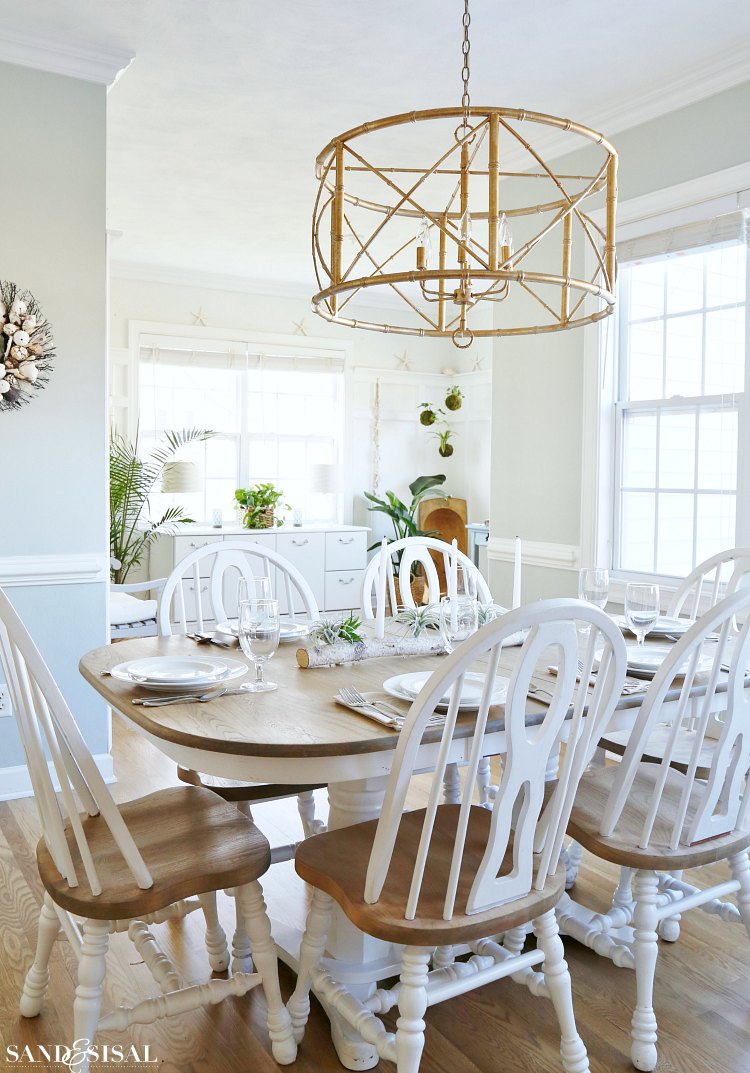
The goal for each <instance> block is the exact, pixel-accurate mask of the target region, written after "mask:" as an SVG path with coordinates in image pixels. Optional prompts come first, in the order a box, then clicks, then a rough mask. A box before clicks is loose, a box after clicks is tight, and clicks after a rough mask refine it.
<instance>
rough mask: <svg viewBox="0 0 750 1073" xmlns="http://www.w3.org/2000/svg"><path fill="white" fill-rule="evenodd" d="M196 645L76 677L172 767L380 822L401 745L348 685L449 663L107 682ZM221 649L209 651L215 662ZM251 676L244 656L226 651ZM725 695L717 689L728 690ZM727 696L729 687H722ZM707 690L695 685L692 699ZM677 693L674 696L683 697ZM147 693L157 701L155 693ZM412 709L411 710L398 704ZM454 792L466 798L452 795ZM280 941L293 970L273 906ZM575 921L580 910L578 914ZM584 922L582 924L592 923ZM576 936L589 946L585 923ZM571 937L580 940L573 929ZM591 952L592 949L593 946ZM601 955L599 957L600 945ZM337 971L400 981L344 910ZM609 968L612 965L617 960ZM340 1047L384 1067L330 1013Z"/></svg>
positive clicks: (392, 662)
mask: <svg viewBox="0 0 750 1073" xmlns="http://www.w3.org/2000/svg"><path fill="white" fill-rule="evenodd" d="M196 651H197V649H196V645H195V643H194V642H193V641H191V640H190V639H189V638H187V637H184V636H169V637H146V638H135V639H132V640H127V641H121V642H118V643H117V644H116V645H106V646H104V647H102V648H97V649H95V650H93V651H91V652H89V653H87V654H86V655H84V656H83V657H82V659H81V661H80V665H79V667H80V672H81V674H82V675H83V677H84V678H85V679H86V680H87V681H88V682H89V683H90V685H91V686H92V687H93V688H94V689H95V690H96V692H97V693H99V694H100V695H101V696H102V697H103V698H104V699H105V700H106V702H107V703H108V704H109V705H110V707H111V708H112V709H113V711H114V712H116V713H117V714H118V716H120V717H121V718H123V719H124V720H125V721H126V723H127V724H128V725H129V726H131V727H133V728H135V729H136V730H137V731H138V733H139V734H141V735H142V736H143V737H144V738H145V739H146V740H148V741H150V742H151V743H152V744H153V745H154V746H155V747H156V748H157V749H158V750H160V751H161V752H162V753H163V754H165V755H166V756H167V757H169V758H170V759H172V760H173V761H174V762H175V764H177V765H179V766H181V767H184V768H188V769H192V770H194V771H198V772H201V773H203V774H206V775H211V776H218V777H223V778H228V779H235V780H241V781H244V782H254V783H269V782H272V783H281V784H289V785H294V784H300V783H305V784H313V783H317V784H325V785H327V787H328V798H329V809H330V811H329V818H328V828H329V829H331V830H333V829H336V828H340V827H343V826H347V825H349V824H355V823H359V822H361V821H365V820H370V819H374V818H376V817H377V816H378V815H379V813H380V810H381V806H382V803H383V798H384V794H385V789H386V784H387V781H388V776H389V773H390V770H391V765H392V762H393V757H394V750H395V748H396V744H397V742H398V736H399V732H398V730H397V729H394V728H393V727H389V726H385V725H383V724H381V723H378V722H374V721H373V720H371V719H370V718H367V717H365V716H364V715H361V714H358V713H356V712H354V711H352V710H350V709H349V708H346V707H343V706H342V705H340V704H339V703H337V702H336V700H335V699H334V698H335V696H336V694H337V693H338V690H339V689H340V688H341V687H349V688H351V687H353V688H355V689H357V690H359V691H360V692H361V693H364V694H367V693H370V692H373V691H374V692H381V691H382V688H383V682H384V681H385V680H387V679H388V678H389V677H391V676H394V675H397V674H400V673H404V672H406V671H409V672H412V671H421V672H426V673H430V672H432V671H434V670H435V669H436V668H438V667H439V665H440V660H441V658H442V657H441V656H439V655H438V656H436V655H425V656H414V655H412V656H408V657H402V656H388V657H385V658H379V659H368V660H362V661H359V662H355V663H351V664H344V665H338V666H332V667H319V668H315V669H310V668H307V669H304V668H302V667H300V666H299V664H298V662H297V659H296V658H295V657H296V651H295V646H294V645H282V646H281V647H280V648H279V651H278V652H277V654H276V655H275V657H274V659H273V660H272V662H271V663H270V664H269V669H272V672H273V673H272V674H271V675H270V676H271V677H272V678H273V680H274V681H275V682H277V683H278V689H277V690H275V691H272V692H266V693H253V692H247V693H242V694H234V695H227V696H222V697H218V698H216V699H212V700H210V701H208V702H200V701H198V700H194V699H190V700H187V701H185V702H184V703H175V704H170V705H166V706H155V707H147V706H144V705H142V704H135V703H133V701H134V700H138V699H143V698H146V697H148V696H149V694H148V693H146V692H145V691H144V689H143V688H142V687H141V686H139V685H137V684H135V683H133V682H129V681H121V680H118V678H116V677H113V676H112V675H111V673H110V672H111V670H112V668H113V667H115V666H116V665H118V664H121V663H124V662H127V661H131V660H136V659H144V658H147V657H156V656H171V657H185V656H194V655H195V654H196ZM216 651H217V650H213V654H216ZM227 654H228V655H229V656H230V657H231V658H232V659H236V660H241V661H243V662H245V663H246V664H247V665H248V667H249V668H251V661H250V660H249V659H247V658H246V657H245V656H244V654H243V653H242V651H241V650H240V649H239V648H234V649H232V650H231V651H228V653H227ZM513 659H514V657H513V650H512V649H510V650H508V653H507V655H506V654H505V653H504V654H503V658H502V659H501V663H500V667H499V672H500V674H508V673H509V670H510V668H511V666H512V663H513ZM532 682H533V686H532V688H533V690H534V691H535V692H534V693H533V694H532V693H530V694H529V697H528V703H527V720H528V722H529V723H539V722H541V721H542V720H543V718H544V714H545V712H546V711H547V707H548V703H549V700H550V697H551V694H552V690H553V689H554V683H555V677H554V674H552V673H551V672H550V670H549V669H548V668H547V667H541V668H539V673H538V674H537V675H535V676H534V678H533V679H532ZM721 688H722V687H721V686H720V689H721ZM723 688H724V689H726V686H725V685H724V687H723ZM644 689H645V683H644V686H643V688H640V689H639V688H637V687H633V689H632V690H630V691H626V692H625V693H624V695H623V696H622V697H621V698H620V700H619V702H618V704H617V709H616V712H615V719H616V720H617V721H618V725H621V726H628V725H632V723H633V721H634V718H635V714H636V713H637V710H638V707H639V705H640V703H641V701H642V698H643V691H644ZM700 692H701V687H700V685H698V686H696V688H695V693H696V696H698V695H700ZM678 695H679V689H678V688H675V689H674V691H673V696H672V695H671V694H670V695H668V699H674V700H676V699H677V697H678ZM150 696H151V697H153V696H154V694H150ZM390 699H391V701H392V703H394V704H396V705H397V706H398V705H399V704H400V703H401V706H402V708H403V711H404V713H406V711H407V710H408V703H406V702H399V701H398V700H397V699H394V698H390ZM472 727H473V718H472V717H471V713H466V714H464V715H461V716H459V720H458V727H457V731H456V734H455V736H454V739H453V742H452V745H451V752H450V756H449V762H455V763H456V764H461V763H463V762H466V761H468V758H469V757H468V749H469V742H470V735H471V731H472ZM441 733H442V729H441V727H440V726H437V727H430V726H428V727H427V729H426V731H425V733H424V736H423V739H422V743H421V746H420V753H419V767H420V768H421V769H424V770H430V769H431V768H433V767H434V766H435V762H436V760H437V756H438V747H439V743H440V738H441ZM505 747H506V745H505V730H504V706H503V705H502V704H497V705H495V706H493V707H492V708H491V709H490V713H489V719H488V723H487V729H486V735H485V739H484V753H485V756H487V757H491V756H495V755H500V754H502V753H504V752H505ZM556 765H557V757H556V755H553V757H552V758H551V761H550V767H549V771H548V777H549V778H554V777H555V775H556ZM454 789H455V792H456V794H458V793H459V792H460V790H459V787H458V786H456V787H455V788H454ZM269 911H270V915H271V919H272V925H273V932H274V938H275V941H276V943H277V947H278V949H279V956H280V957H281V959H282V960H283V961H284V962H285V963H287V964H288V965H290V966H291V968H292V969H294V970H296V967H297V956H298V952H299V945H300V942H301V938H302V936H301V933H300V932H299V931H298V930H296V929H294V928H292V927H290V926H289V924H288V923H287V922H285V921H283V920H277V919H275V918H274V913H273V905H270V906H269ZM573 916H575V914H573ZM584 920H585V917H584ZM578 930H579V934H578V935H575V937H576V938H581V937H583V938H582V941H585V935H586V930H587V929H586V926H585V923H584V924H581V926H580V927H579V929H578ZM571 934H575V927H574V930H573V932H571ZM587 945H589V944H587ZM597 946H598V952H600V953H605V954H607V956H612V952H608V951H607V950H602V949H601V947H602V943H601V942H600V941H597ZM328 954H329V957H330V958H331V960H332V964H333V967H332V972H333V973H334V974H335V975H338V976H339V977H340V978H341V979H342V980H345V981H346V982H347V985H348V987H349V988H350V989H355V990H359V992H360V994H361V995H362V997H365V996H367V995H368V994H369V993H371V991H372V990H373V988H374V987H375V984H376V982H377V981H378V980H382V979H384V978H387V977H389V976H393V975H397V974H398V971H399V959H398V951H396V950H394V949H392V948H391V947H389V946H388V944H385V943H383V942H381V941H380V940H377V939H374V938H372V937H370V936H367V935H365V934H364V933H362V932H361V931H359V929H357V928H356V927H355V926H354V925H353V924H352V923H351V922H350V921H348V919H347V918H346V917H345V916H344V915H343V913H340V912H338V913H337V914H336V915H335V918H334V923H333V927H332V930H331V934H330V940H329V949H328ZM613 960H615V958H614V957H613ZM326 1012H327V1013H328V1015H329V1018H330V1021H331V1034H332V1039H333V1043H334V1046H335V1048H336V1050H337V1053H338V1055H339V1058H340V1060H341V1062H342V1064H343V1065H344V1066H345V1067H346V1068H347V1069H369V1068H372V1066H374V1065H376V1064H377V1062H378V1056H377V1052H376V1051H375V1048H374V1047H372V1046H371V1045H370V1044H368V1043H366V1042H365V1041H364V1040H363V1039H362V1038H361V1037H360V1036H358V1035H357V1034H356V1032H355V1031H354V1030H353V1029H352V1028H351V1027H350V1026H349V1025H347V1024H346V1023H345V1022H344V1021H342V1020H341V1019H340V1018H339V1017H338V1015H337V1014H336V1013H335V1011H334V1010H332V1009H327V1010H326Z"/></svg>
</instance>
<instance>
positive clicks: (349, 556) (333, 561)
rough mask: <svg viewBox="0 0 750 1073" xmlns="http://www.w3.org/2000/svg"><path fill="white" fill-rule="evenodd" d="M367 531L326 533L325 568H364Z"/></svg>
mask: <svg viewBox="0 0 750 1073" xmlns="http://www.w3.org/2000/svg"><path fill="white" fill-rule="evenodd" d="M366 563H367V533H366V532H358V533H352V532H343V533H336V532H333V533H326V570H327V571H328V570H364V568H365V565H366Z"/></svg>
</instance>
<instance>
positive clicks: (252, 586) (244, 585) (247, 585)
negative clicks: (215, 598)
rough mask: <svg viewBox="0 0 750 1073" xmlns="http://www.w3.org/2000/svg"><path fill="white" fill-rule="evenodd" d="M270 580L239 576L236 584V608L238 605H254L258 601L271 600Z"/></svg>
mask: <svg viewBox="0 0 750 1073" xmlns="http://www.w3.org/2000/svg"><path fill="white" fill-rule="evenodd" d="M272 599H273V593H272V592H271V579H270V578H267V577H246V576H245V574H241V575H240V580H239V582H238V584H237V607H239V606H240V604H244V603H247V602H248V600H249V601H250V603H256V602H257V601H258V600H272Z"/></svg>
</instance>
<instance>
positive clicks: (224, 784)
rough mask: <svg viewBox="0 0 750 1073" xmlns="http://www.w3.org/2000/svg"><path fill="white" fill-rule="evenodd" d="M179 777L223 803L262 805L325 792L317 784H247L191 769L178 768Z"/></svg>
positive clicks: (320, 785) (322, 787) (322, 786)
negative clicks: (286, 798) (265, 802)
mask: <svg viewBox="0 0 750 1073" xmlns="http://www.w3.org/2000/svg"><path fill="white" fill-rule="evenodd" d="M177 777H178V779H180V781H181V782H186V783H188V784H189V785H190V786H202V787H204V789H206V790H211V791H212V792H213V793H215V794H216V795H217V796H218V797H220V798H221V799H222V800H223V801H234V802H235V803H236V802H238V801H247V802H248V803H249V804H251V805H252V804H260V803H261V802H262V801H277V800H280V799H283V798H285V797H295V796H297V795H298V794H306V793H309V792H310V791H312V790H325V785H324V784H322V783H321V784H317V783H299V784H298V783H293V784H291V783H261V782H259V783H257V784H253V783H246V782H238V781H237V780H236V779H221V778H219V777H218V776H213V775H203V774H201V773H199V772H197V771H192V770H191V769H190V768H185V767H180V766H179V765H178V767H177Z"/></svg>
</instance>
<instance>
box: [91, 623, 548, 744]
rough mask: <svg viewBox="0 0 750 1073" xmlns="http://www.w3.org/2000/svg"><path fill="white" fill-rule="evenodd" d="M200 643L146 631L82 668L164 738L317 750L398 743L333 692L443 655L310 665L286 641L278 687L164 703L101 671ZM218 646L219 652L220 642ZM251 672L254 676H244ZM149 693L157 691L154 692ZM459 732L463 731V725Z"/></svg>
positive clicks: (427, 665)
mask: <svg viewBox="0 0 750 1073" xmlns="http://www.w3.org/2000/svg"><path fill="white" fill-rule="evenodd" d="M197 651H198V649H197V646H196V645H195V643H194V642H192V641H190V640H188V639H187V638H185V637H177V636H173V637H139V638H133V639H132V640H129V641H119V642H118V643H117V644H115V645H106V646H105V647H103V648H97V649H95V650H94V651H92V652H89V653H88V654H87V655H85V656H83V658H82V659H81V661H80V664H79V668H80V671H81V674H82V675H83V677H84V678H85V679H86V681H87V682H89V683H90V684H91V685H92V686H93V687H94V689H95V690H96V691H97V693H100V694H101V695H102V696H103V697H104V699H105V700H106V701H107V703H108V704H110V705H111V706H112V707H113V708H115V709H116V710H117V711H119V712H121V713H122V714H123V715H125V717H126V718H127V719H128V720H129V721H130V722H132V723H135V724H136V725H137V726H139V727H141V728H142V729H143V730H145V731H146V732H148V733H149V734H151V735H153V736H155V737H157V738H161V739H163V740H165V741H171V742H173V743H175V744H178V745H185V746H188V747H191V748H199V749H208V750H211V751H216V752H224V753H233V754H235V755H236V754H240V755H248V756H273V757H282V756H286V757H289V756H293V757H308V756H309V757H312V756H339V755H352V754H356V753H366V752H377V751H379V750H393V749H395V747H396V743H397V741H398V731H395V730H392V729H391V728H389V727H386V726H381V725H380V724H378V723H375V722H373V721H372V720H371V719H367V718H365V717H364V716H361V715H357V713H356V712H353V711H351V709H349V708H344V707H342V706H341V705H340V704H337V703H336V702H335V701H334V699H333V698H334V695H335V694H336V693H337V692H338V689H339V687H340V686H344V685H348V686H354V688H355V689H359V690H360V691H361V692H367V691H369V690H373V691H376V690H381V689H382V686H383V682H384V681H385V680H386V679H387V678H390V677H391V676H393V675H395V674H403V673H405V672H407V671H430V672H431V671H434V670H435V669H436V668H437V667H439V666H440V660H441V658H442V657H440V656H408V657H400V656H396V657H388V658H385V659H371V660H362V661H361V662H358V663H353V664H347V665H345V666H337V667H320V668H316V669H314V670H309V669H308V670H303V669H302V668H301V667H299V666H298V665H297V661H296V658H295V652H296V650H295V647H294V645H282V646H280V648H279V650H278V652H277V653H276V655H275V656H274V658H273V659H272V660H271V662H270V663H269V664H268V666H267V676H268V677H269V678H270V679H271V680H272V681H274V682H278V685H279V688H278V690H275V691H274V692H271V693H247V694H241V695H235V696H228V697H220V698H218V699H217V700H212V701H210V702H208V703H205V704H199V703H196V702H194V701H193V702H187V703H185V704H171V705H167V706H166V707H163V708H144V707H142V706H140V705H135V704H132V703H131V701H132V699H133V698H134V697H137V696H145V695H146V693H145V691H143V690H142V689H140V688H138V687H136V686H130V685H128V684H127V683H126V682H121V681H118V680H117V679H116V678H112V677H109V676H102V672H104V671H108V670H110V669H111V668H112V667H114V666H116V665H117V664H118V663H123V662H125V661H127V660H133V659H144V658H147V657H149V656H167V655H168V656H185V655H190V656H194V655H196V653H197ZM204 651H205V650H204ZM211 654H212V655H214V656H215V655H217V651H216V649H213V650H212V653H211ZM227 657H228V658H231V659H235V660H241V661H242V662H244V663H246V664H247V665H248V667H250V669H251V671H252V662H251V661H250V660H248V659H247V658H246V657H245V656H244V655H243V653H242V651H241V650H240V649H239V648H232V649H230V650H228V651H227ZM244 680H247V679H243V680H241V681H244ZM241 681H240V683H236V684H241ZM148 695H149V696H151V697H154V696H156V694H154V693H150V694H148ZM393 703H394V704H395V705H396V706H397V707H398V706H400V707H403V710H404V714H406V712H407V711H408V709H409V705H408V704H407V703H406V702H404V703H403V704H402V705H400V704H399V702H398V701H397V700H395V699H394V700H393ZM529 710H530V714H534V715H536V716H537V717H538V716H539V715H540V714H542V713H544V711H546V708H545V706H544V705H541V704H539V703H537V702H534V701H530V702H529ZM504 714H505V711H504V706H503V705H498V706H496V707H495V708H494V709H492V710H491V713H490V715H491V718H490V721H489V724H488V729H490V730H493V729H494V730H501V729H502V726H503V718H504ZM492 716H494V717H495V718H492ZM465 721H466V731H465V733H466V736H468V735H469V734H470V732H471V729H472V725H473V720H472V719H471V718H470V717H467V718H466V720H465ZM459 722H460V720H459ZM440 736H441V729H440V728H437V729H433V730H428V731H427V732H426V733H425V737H424V741H425V742H429V741H433V740H434V741H439V740H440ZM457 736H461V734H460V729H459V731H458V734H457Z"/></svg>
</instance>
